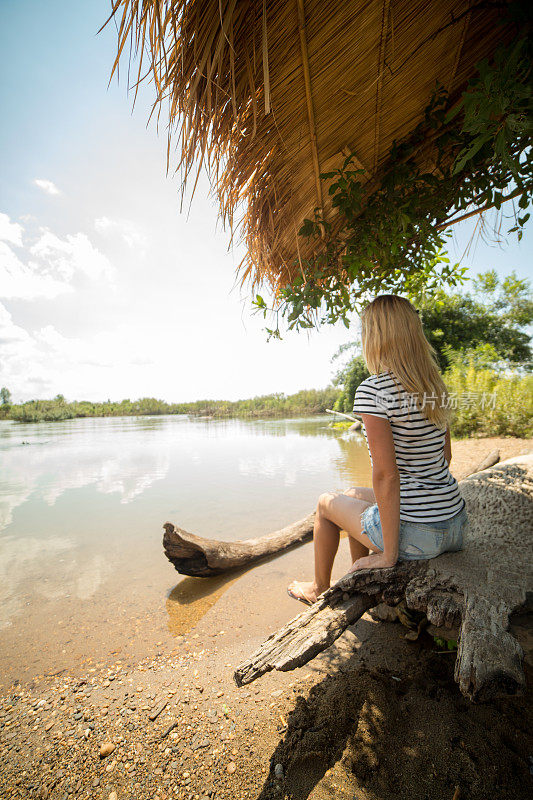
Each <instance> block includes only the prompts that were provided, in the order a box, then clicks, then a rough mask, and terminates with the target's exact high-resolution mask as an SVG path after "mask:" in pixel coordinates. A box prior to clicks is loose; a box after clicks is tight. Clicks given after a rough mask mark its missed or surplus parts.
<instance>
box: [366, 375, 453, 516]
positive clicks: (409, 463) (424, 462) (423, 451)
mask: <svg viewBox="0 0 533 800" xmlns="http://www.w3.org/2000/svg"><path fill="white" fill-rule="evenodd" d="M421 399H422V398H421ZM425 402H426V403H440V402H441V398H438V397H436V396H432V397H431V396H430V397H427V398H425ZM353 411H354V413H355V414H358V415H361V414H372V415H374V416H378V417H382V418H384V419H388V421H389V423H390V426H391V429H392V436H393V439H394V448H395V452H396V463H397V465H398V471H399V473H400V519H403V520H408V521H411V522H423V523H430V522H437V521H441V520H445V519H448V518H449V517H452V516H454V515H455V514H457V513H459V511H461V509H462V508H464V505H465V502H464V499H463V498H462V496H461V493H460V491H459V486H458V484H457V481H456V479H455V478H454V477H453V475H452V474H451V473H450V470H449V468H448V463H447V461H446V458H445V455H444V441H445V431H444V430H442V429H440V428H438V427H437V426H436V425H434V424H433V423H432V422H430V421H429V420H428V419H427V417H426V416H424V414H423V413H422V412H421V411H420V410H419V409H418V407H417V406H416V404H415V403H414V402H413V398H412V397H411V395H409V394H408V393H407V392H406V391H405V389H404V388H403V387H402V386H401V384H400V382H399V381H398V379H397V378H396V376H395V375H394V373H393V372H391V371H388V372H382V373H379V374H377V375H371V376H370V377H369V378H367V379H366V380H364V381H363V382H362V383H361V384H360V385H359V386H358V388H357V391H356V393H355V398H354V405H353ZM365 438H366V431H365ZM367 444H368V440H367Z"/></svg>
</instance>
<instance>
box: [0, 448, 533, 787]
mask: <svg viewBox="0 0 533 800" xmlns="http://www.w3.org/2000/svg"><path fill="white" fill-rule="evenodd" d="M495 448H499V449H500V452H501V458H502V460H503V459H505V458H508V457H510V456H513V455H519V454H522V453H524V452H528V451H530V450H531V449H532V447H531V443H530V442H527V441H525V440H517V439H503V438H500V439H488V440H487V439H484V440H463V441H458V442H454V443H453V460H452V469H453V472H454V474H455V475H456V477H458V478H461V477H462V475H464V474H465V473H466V472H468V471H469V470H470V469H473V468H474V467H475V466H476V465H477V464H478V463H479V461H481V460H482V459H483V458H484V456H486V455H487V453H488V452H489V451H490V450H492V449H495ZM302 553H303V549H296V550H294V551H293V554H292V556H291V558H292V559H294V567H295V569H301V568H302V563H303V562H302V559H303V555H302ZM306 553H307V554H306V556H305V558H306V559H307V558H308V551H306ZM306 566H307V564H306ZM339 577H340V576H339ZM333 579H334V580H335V579H336V577H335V575H334V576H333ZM206 580H208V579H206ZM303 609H304V606H303V605H301V604H299V603H297V602H296V601H294V600H292V599H291V598H289V597H288V595H286V594H285V595H283V592H280V586H279V580H278V578H277V572H276V562H275V560H273V561H270V562H267V563H265V564H260V565H258V566H256V567H254V568H253V569H250V570H248V571H247V572H246V573H245V574H244V575H243V576H242V577H241V578H240V579H239V580H238V581H235V582H233V583H232V584H231V586H230V588H229V589H228V590H227V591H226V592H225V593H223V594H222V595H221V596H220V598H219V599H218V601H217V603H216V604H215V605H213V606H212V607H211V608H210V610H209V611H208V612H207V614H205V615H204V616H203V617H202V619H201V620H200V621H199V622H198V624H197V625H196V626H195V627H194V628H192V630H191V631H190V632H189V633H187V635H186V636H183V637H181V638H180V637H178V639H177V640H176V644H175V647H174V649H173V650H167V649H165V648H164V647H161V649H160V651H159V652H158V653H157V655H156V656H155V657H153V658H152V657H150V658H147V659H145V660H143V661H140V662H136V661H134V660H128V659H127V658H126V657H124V658H123V659H122V660H117V661H115V662H113V663H108V664H102V665H94V666H91V667H85V671H83V669H81V670H80V671H79V672H78V673H77V674H71V673H68V672H67V673H65V672H62V673H61V674H60V675H56V676H47V677H38V678H36V679H34V680H33V681H32V682H31V683H29V684H28V685H21V684H18V683H15V684H14V685H12V686H11V687H10V688H9V690H8V691H6V692H5V693H4V695H3V696H2V697H0V798H15V797H16V798H18V797H22V798H42V799H43V800H46V798H51V799H52V800H56V799H57V800H69V798H97V799H98V800H100V799H102V800H124V799H125V798H131V800H170V798H186V799H187V800H207V799H208V798H211V799H213V798H215V800H218V799H219V798H220V800H241V799H242V800H244V799H245V798H246V799H248V798H249V800H304V798H310V800H332V799H333V798H335V800H337V799H338V800H348V798H350V800H352V799H353V800H492V798H494V800H521V798H526V797H527V798H529V797H531V792H532V789H533V778H532V774H531V773H532V771H533V735H532V733H531V731H532V730H533V726H532V725H531V721H532V720H531V716H532V714H531V711H532V708H533V705H532V702H531V687H532V686H533V681H532V678H533V672H532V663H531V647H529V648H528V647H526V646H525V643H526V642H529V643H530V642H531V631H532V626H531V616H530V615H528V614H523V615H521V616H520V617H517V618H516V619H515V626H516V631H517V632H519V633H520V641H521V642H522V643H523V645H524V648H525V650H526V652H527V658H526V662H525V667H526V674H527V677H528V687H529V688H528V692H527V694H526V695H525V696H524V697H520V698H510V699H506V700H498V701H493V702H491V703H485V704H475V705H473V704H471V703H470V702H468V701H467V700H465V699H464V698H463V697H462V696H461V694H460V692H459V690H458V688H457V685H456V684H455V682H454V679H453V668H454V661H455V655H454V652H453V651H449V650H445V649H443V648H442V646H441V645H437V644H436V643H435V642H434V640H433V639H432V638H431V637H430V636H429V635H428V634H426V633H424V634H423V635H422V636H421V637H420V638H419V640H418V641H415V642H411V641H408V640H406V639H405V638H404V634H405V632H406V631H405V628H403V626H402V625H400V623H398V622H378V621H376V620H375V619H373V618H372V616H371V615H369V614H365V615H364V616H363V617H362V618H361V619H360V620H359V621H358V622H357V623H356V624H355V625H352V626H350V627H349V628H348V629H347V630H346V631H345V632H344V633H343V634H342V636H341V637H339V639H337V641H336V642H335V643H334V644H333V645H332V646H331V647H330V648H328V650H326V651H325V652H323V653H321V654H320V655H319V656H317V657H316V658H315V659H313V660H312V661H311V662H309V663H308V664H307V665H306V666H304V667H301V668H298V669H295V670H294V671H292V672H271V673H268V674H266V675H264V676H263V677H262V678H260V679H259V680H257V681H255V682H253V683H252V684H250V685H248V686H243V687H241V688H238V687H237V686H236V685H235V682H234V679H233V672H234V670H235V668H236V666H237V665H238V664H240V663H241V662H243V661H245V660H246V659H247V658H248V657H249V656H250V655H251V653H252V652H253V651H254V650H255V649H256V648H257V647H259V645H260V644H261V643H262V642H263V641H264V640H265V638H267V636H268V635H269V634H270V633H272V631H274V630H276V629H277V628H279V627H280V626H282V625H283V624H285V623H286V622H287V621H288V620H289V619H291V618H292V617H294V616H296V615H297V614H299V613H300V612H301V611H302V610H303ZM105 745H107V747H106V748H105V747H104V746H105ZM102 747H104V749H103V750H102ZM108 751H109V752H108Z"/></svg>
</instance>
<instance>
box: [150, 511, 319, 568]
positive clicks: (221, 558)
mask: <svg viewBox="0 0 533 800" xmlns="http://www.w3.org/2000/svg"><path fill="white" fill-rule="evenodd" d="M314 520H315V513H314V512H313V513H312V514H309V516H307V517H304V519H300V520H298V521H297V522H293V523H292V525H287V527H286V528H282V529H281V530H279V531H274V532H273V533H268V534H267V535H266V536H260V537H259V538H257V539H241V540H240V541H237V542H225V541H222V540H220V539H204V538H203V537H202V536H196V534H194V533H189V531H186V530H184V529H183V528H178V526H177V525H173V524H172V523H171V522H165V524H164V525H163V528H164V529H165V533H164V535H163V548H164V550H165V555H166V556H167V558H168V559H169V561H171V562H172V563H173V564H174V566H175V567H176V569H177V570H178V572H181V573H182V575H193V576H195V577H202V578H207V577H209V576H211V575H219V574H220V573H221V572H228V570H231V569H235V568H237V567H242V566H245V565H246V564H252V563H253V562H254V561H257V560H258V559H260V558H264V557H265V556H271V555H275V554H276V553H280V552H282V551H283V550H286V549H287V548H288V547H293V546H294V545H297V544H302V543H303V542H306V541H308V540H309V539H311V538H312V536H313V524H314Z"/></svg>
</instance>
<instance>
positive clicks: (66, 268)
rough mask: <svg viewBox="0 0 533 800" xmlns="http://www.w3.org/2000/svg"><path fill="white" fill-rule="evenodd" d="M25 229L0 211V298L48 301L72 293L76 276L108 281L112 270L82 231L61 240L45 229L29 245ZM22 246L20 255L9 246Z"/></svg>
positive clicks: (103, 256) (111, 278)
mask: <svg viewBox="0 0 533 800" xmlns="http://www.w3.org/2000/svg"><path fill="white" fill-rule="evenodd" d="M24 234H25V229H24V227H23V226H22V225H20V224H19V223H17V222H11V220H10V218H9V217H8V215H7V214H0V297H2V298H5V299H13V298H20V299H23V300H35V299H36V298H39V297H43V298H46V299H48V300H50V299H52V298H54V297H57V296H58V295H60V294H65V293H66V292H73V291H74V286H73V282H74V281H75V279H76V277H77V276H79V275H85V276H86V277H88V278H90V279H91V280H94V281H98V280H105V281H106V283H110V282H111V281H112V280H113V279H114V277H115V270H114V267H113V265H112V264H111V262H110V261H109V259H108V258H107V256H106V255H104V253H101V252H100V250H98V249H97V248H96V247H95V246H94V245H93V244H92V242H91V241H90V240H89V238H88V237H87V236H86V234H84V233H76V234H67V236H65V238H64V239H61V238H60V237H59V236H56V235H55V234H54V233H52V232H51V231H50V230H48V229H47V228H40V229H39V236H38V239H37V241H35V242H34V243H33V244H32V245H31V246H29V247H28V245H24V242H23V236H24ZM13 245H14V246H16V247H20V248H23V254H22V255H21V257H20V258H19V256H18V255H17V254H16V253H15V252H14V250H13V249H12V246H13Z"/></svg>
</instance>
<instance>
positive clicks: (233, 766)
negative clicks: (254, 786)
mask: <svg viewBox="0 0 533 800" xmlns="http://www.w3.org/2000/svg"><path fill="white" fill-rule="evenodd" d="M236 769H237V765H236V763H235V761H230V762H229V764H228V766H227V767H226V771H227V772H229V774H230V775H232V774H233V773H234V772H235V770H236Z"/></svg>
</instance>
